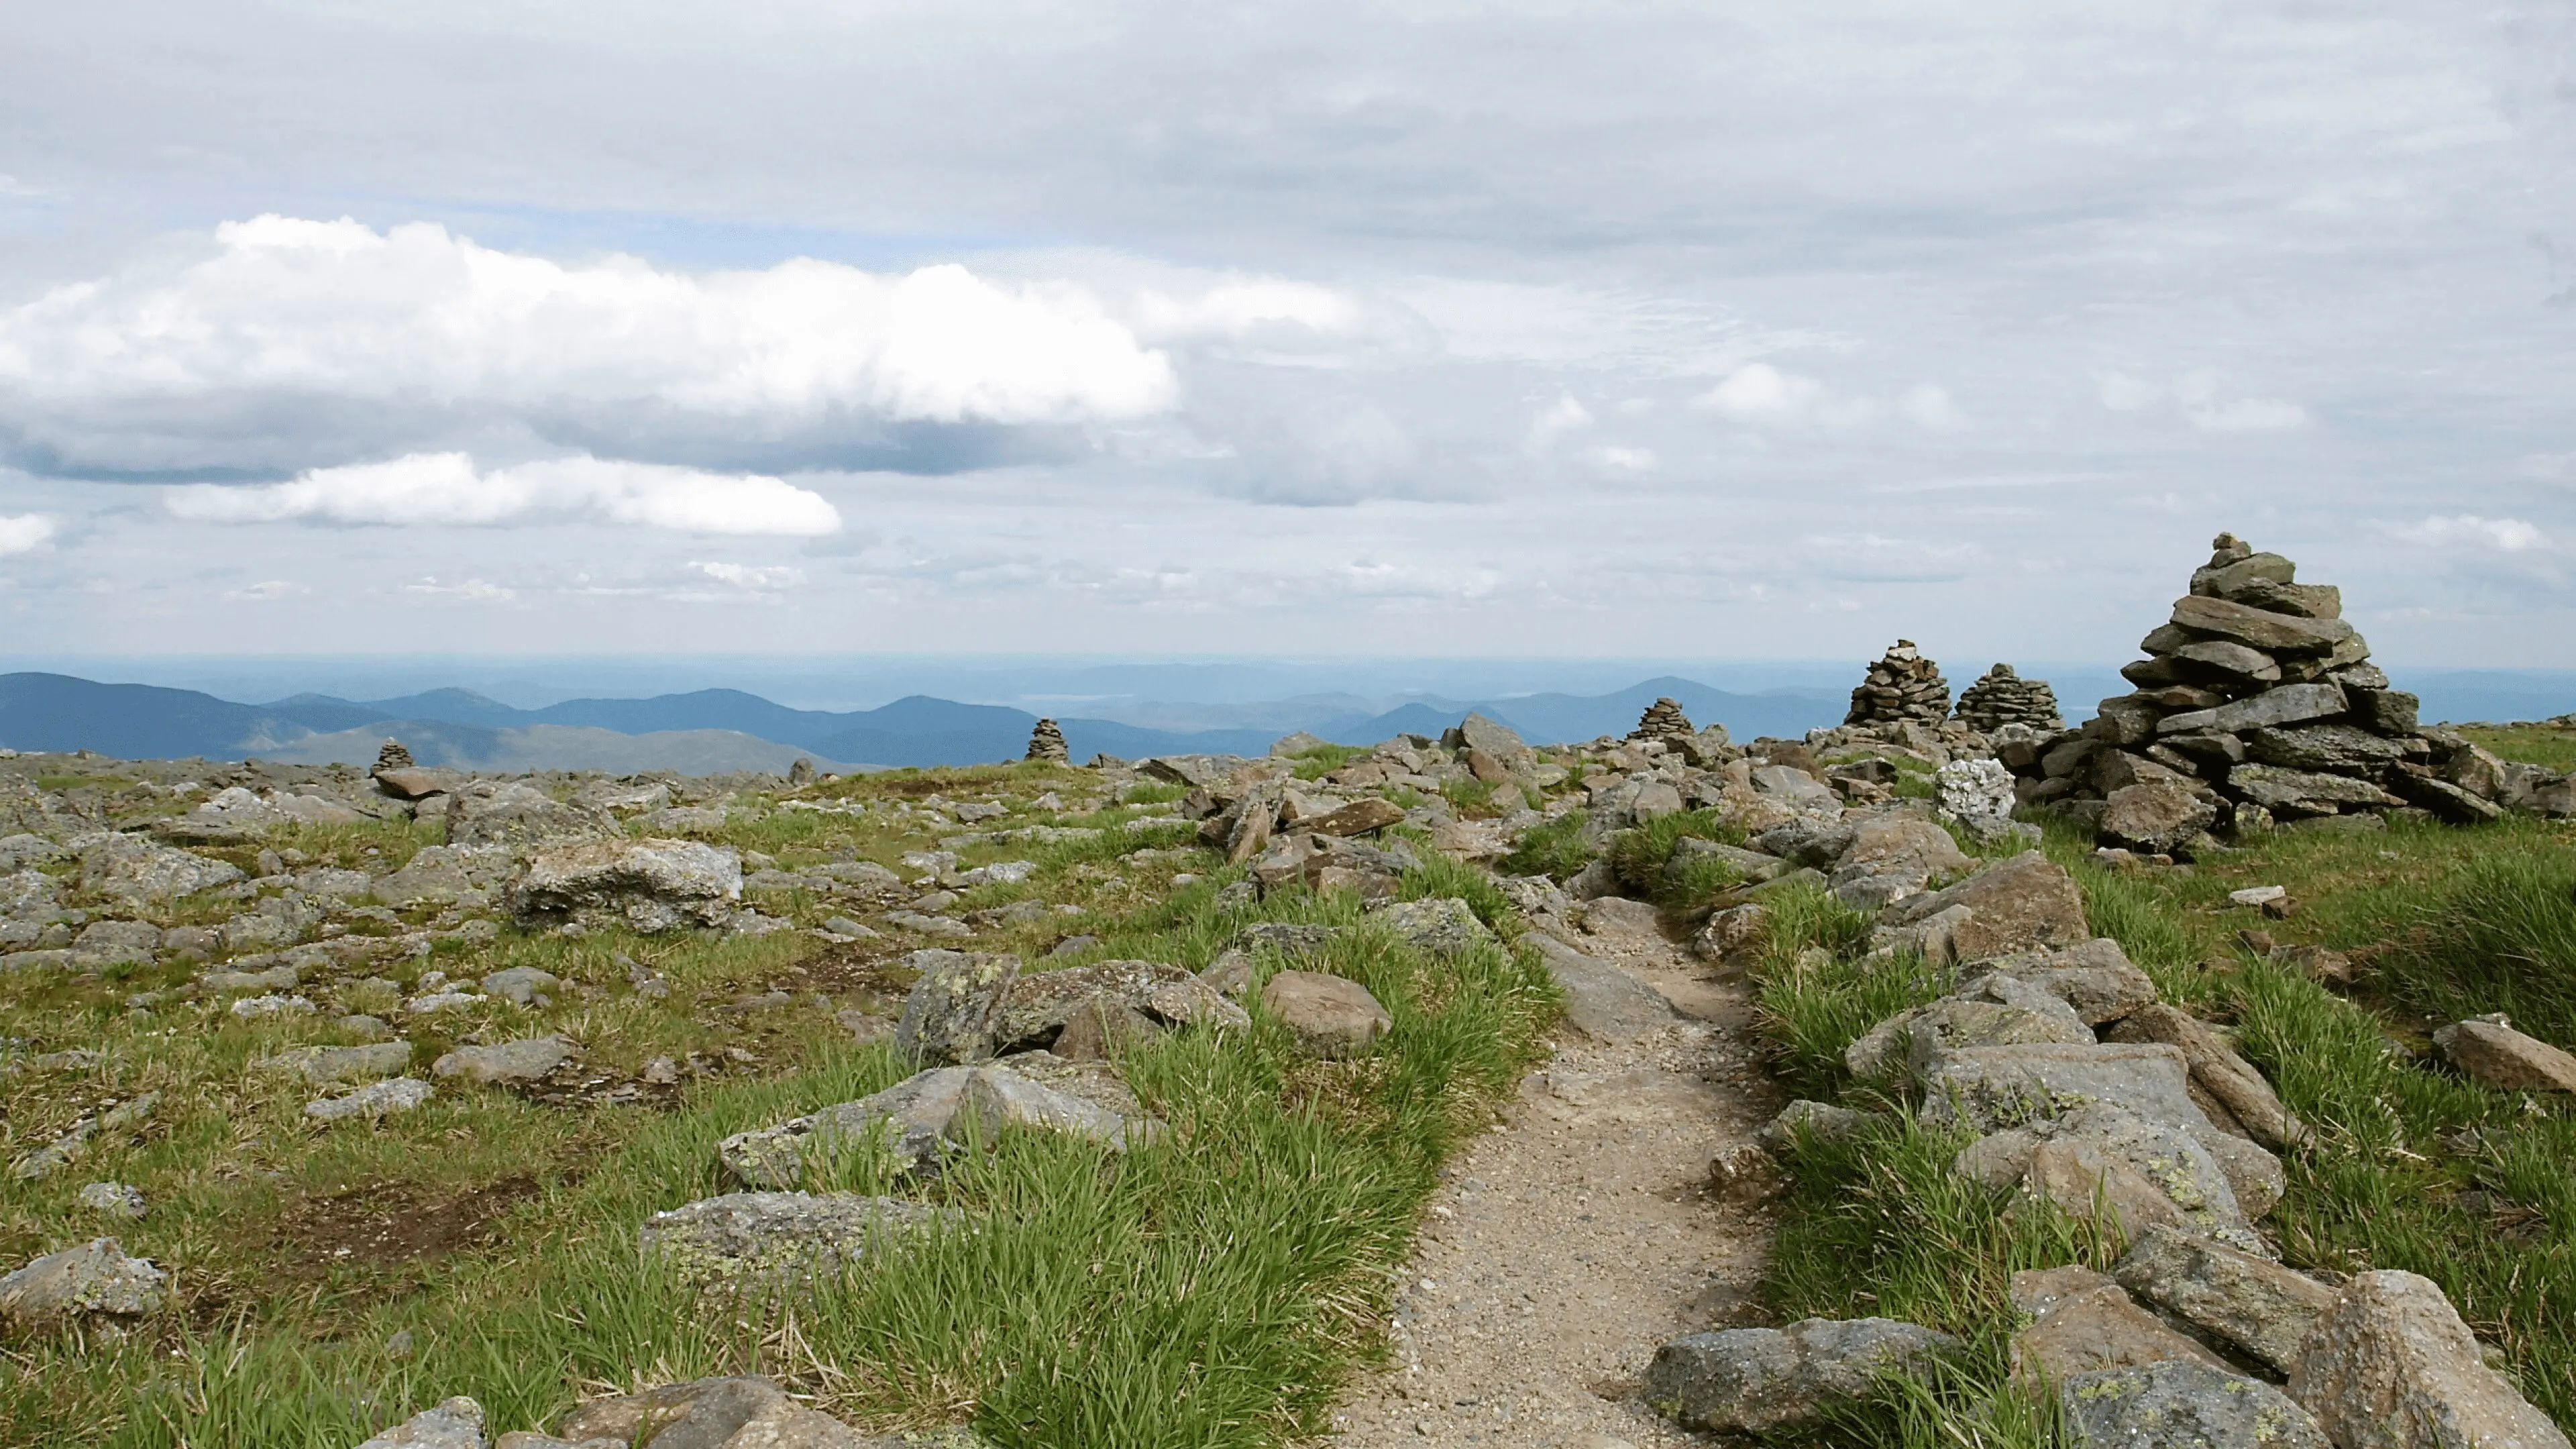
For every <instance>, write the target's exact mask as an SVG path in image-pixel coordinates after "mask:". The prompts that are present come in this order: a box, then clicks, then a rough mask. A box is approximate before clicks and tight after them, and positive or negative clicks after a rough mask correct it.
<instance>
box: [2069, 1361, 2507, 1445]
mask: <svg viewBox="0 0 2576 1449" xmlns="http://www.w3.org/2000/svg"><path fill="white" fill-rule="evenodd" d="M2057 1402H2058V1407H2059V1411H2060V1412H2061V1413H2062V1414H2063V1415H2064V1419H2065V1424H2066V1433H2067V1439H2068V1441H2069V1442H2070V1443H2071V1444H2074V1445H2078V1446H2082V1449H2334V1446H2333V1445H2332V1444H2330V1443H2329V1442H2328V1440H2327V1438H2326V1436H2325V1434H2324V1433H2323V1432H2321V1431H2320V1429H2319V1428H2318V1425H2317V1421H2316V1420H2315V1419H2314V1418H2312V1417H2310V1415H2309V1414H2308V1411H2307V1410H2305V1409H2302V1408H2300V1407H2299V1406H2298V1405H2297V1404H2295V1403H2293V1402H2291V1401H2290V1399H2289V1398H2288V1397H2287V1396H2286V1395H2284V1394H2283V1393H2282V1392H2281V1391H2280V1390H2279V1389H2276V1388H2274V1387H2272V1386H2271V1385H2270V1384H2267V1383H2263V1382H2261V1381H2259V1380H2256V1379H2249V1378H2247V1377H2245V1376H2244V1375H2242V1374H2238V1373H2231V1372H2229V1371H2228V1370H2226V1369H2223V1368H2218V1367H2214V1366H2212V1365H2210V1364H2206V1363H2199V1362H2194V1361H2192V1360H2189V1359H2178V1358H2176V1359H2165V1360H2162V1361H2160V1362H2156V1363H2151V1364H2144V1365H2140V1366H2138V1367H2135V1368H2116V1369H2109V1370H2106V1371H2104V1372H2101V1373H2090V1374H2078V1375H2076V1376H2075V1377H2073V1378H2070V1379H2066V1380H2064V1381H2062V1382H2061V1383H2060V1384H2059V1385H2058V1390H2057ZM2463 1442H2465V1441H2463Z"/></svg>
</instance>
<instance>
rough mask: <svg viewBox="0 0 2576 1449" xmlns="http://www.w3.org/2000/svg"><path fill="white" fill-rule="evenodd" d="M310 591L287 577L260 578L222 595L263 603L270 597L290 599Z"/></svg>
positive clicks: (228, 597)
mask: <svg viewBox="0 0 2576 1449" xmlns="http://www.w3.org/2000/svg"><path fill="white" fill-rule="evenodd" d="M311 592H313V591H312V590H311V589H308V588H306V587H304V586H303V585H302V584H299V583H294V582H292V581H290V580H287V579H262V580H261V581H259V582H258V583H255V584H244V585H242V586H241V587H240V588H238V589H228V590H226V591H225V593H224V597H225V598H227V599H244V600H248V601H249V602H251V603H265V602H267V601H268V600H270V599H291V598H293V597H295V596H296V595H298V594H309V593H311Z"/></svg>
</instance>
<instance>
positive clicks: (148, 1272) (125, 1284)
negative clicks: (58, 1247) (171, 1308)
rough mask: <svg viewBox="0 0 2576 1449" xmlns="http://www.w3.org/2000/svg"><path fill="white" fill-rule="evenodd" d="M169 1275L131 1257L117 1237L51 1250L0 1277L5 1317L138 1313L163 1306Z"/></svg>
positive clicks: (25, 1320)
mask: <svg viewBox="0 0 2576 1449" xmlns="http://www.w3.org/2000/svg"><path fill="white" fill-rule="evenodd" d="M168 1281H169V1275H168V1274H166V1273H164V1272H162V1271H161V1270H160V1269H158V1268H155V1267H153V1266H152V1264H151V1263H150V1262H149V1261H148V1260H146V1259H142V1258H129V1257H127V1256H126V1255H125V1252H124V1250H123V1249H122V1248H119V1247H118V1246H117V1242H116V1239H114V1238H92V1239H90V1240H89V1241H88V1242H86V1243H83V1244H81V1245H80V1246H79V1247H77V1248H65V1249H63V1250H62V1251H61V1252H58V1253H47V1254H46V1255H44V1256H43V1257H41V1258H38V1259H36V1260H35V1261H34V1262H31V1263H29V1264H28V1265H27V1266H25V1267H23V1268H20V1269H19V1270H18V1271H16V1272H14V1273H11V1274H9V1275H8V1276H7V1277H5V1278H0V1318H6V1319H9V1320H11V1321H14V1322H17V1323H22V1324H35V1323H45V1322H49V1321H52V1320H55V1319H61V1318H70V1317H75V1316H78V1315H80V1314H84V1313H108V1314H115V1315H117V1316H120V1317H129V1318H130V1317H134V1316H136V1315H139V1314H145V1313H149V1312H151V1311H152V1310H154V1309H156V1308H158V1307H160V1306H161V1302H162V1296H163V1294H162V1285H163V1284H164V1283H166V1282H168Z"/></svg>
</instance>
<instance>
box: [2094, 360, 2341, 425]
mask: <svg viewBox="0 0 2576 1449" xmlns="http://www.w3.org/2000/svg"><path fill="white" fill-rule="evenodd" d="M2094 383H2095V388H2096V395H2097V396H2098V397H2100V399H2101V400H2102V406H2104V407H2106V408H2109V409H2110V410H2111V411H2113V412H2115V413H2140V412H2146V411H2148V410H2150V409H2153V408H2160V407H2162V406H2164V405H2165V404H2166V403H2167V402H2172V403H2176V404H2179V405H2180V407H2181V409H2182V415H2183V419H2184V421H2186V422H2188V423H2190V424H2191V425H2192V426H2193V427H2195V428H2198V429H2199V430H2200V431H2202V432H2204V433H2274V432H2285V431H2288V430H2290V429H2293V428H2304V427H2306V426H2307V425H2308V422H2309V418H2308V410H2307V409H2306V408H2303V407H2301V406H2299V405H2298V404H2297V403H2294V402H2288V401H2284V400H2283V399H2280V398H2269V397H2247V396H2244V395H2242V394H2240V393H2237V392H2234V391H2233V390H2232V389H2230V388H2229V387H2228V385H2227V382H2226V380H2225V379H2223V378H2221V377H2220V376H2219V375H2218V374H2217V373H2215V372H2212V371H2209V370H2208V369H2206V368H2204V369H2201V370H2200V371H2197V372H2192V373H2188V374H2186V375H2184V377H2183V378H2182V379H2181V380H2180V381H2178V382H2176V383H2175V384H2174V385H2173V386H2171V387H2165V386H2162V385H2159V384H2157V383H2153V382H2146V381H2142V380H2140V379H2138V378H2134V377H2130V376H2128V375H2126V374H2124V373H2117V372H2106V373H2103V374H2102V375H2100V376H2099V377H2097V378H2095V379H2094Z"/></svg>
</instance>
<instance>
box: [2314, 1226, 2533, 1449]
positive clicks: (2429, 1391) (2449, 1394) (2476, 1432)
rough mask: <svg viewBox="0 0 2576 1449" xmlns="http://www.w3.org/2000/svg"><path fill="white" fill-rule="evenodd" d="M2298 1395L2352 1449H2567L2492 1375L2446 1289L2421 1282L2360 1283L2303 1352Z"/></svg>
mask: <svg viewBox="0 0 2576 1449" xmlns="http://www.w3.org/2000/svg"><path fill="white" fill-rule="evenodd" d="M2289 1387H2290V1396H2291V1397H2292V1398H2294V1399H2297V1400H2298V1401H2299V1402H2300V1403H2301V1404H2304V1405H2306V1406H2307V1409H2308V1411H2309V1412H2310V1413H2312V1414H2314V1415H2316V1417H2317V1421H2318V1422H2319V1423H2320V1424H2322V1425H2323V1426H2324V1428H2325V1431H2326V1433H2327V1434H2329V1435H2331V1436H2332V1437H2333V1439H2334V1441H2335V1443H2337V1444H2339V1445H2342V1446H2344V1449H2412V1446H2415V1445H2419V1444H2444V1445H2450V1444H2463V1445H2465V1444H2475V1445H2479V1446H2481V1449H2568V1446H2567V1436H2566V1435H2564V1434H2562V1433H2560V1432H2559V1430H2558V1426H2557V1425H2555V1424H2553V1423H2551V1422H2550V1421H2549V1416H2548V1415H2546V1414H2543V1413H2542V1412H2541V1411H2540V1410H2538V1409H2536V1408H2534V1407H2532V1406H2531V1404H2530V1403H2529V1402H2527V1401H2526V1400H2524V1398H2523V1397H2522V1395H2521V1394H2520V1393H2518V1392H2516V1391H2515V1389H2514V1387H2513V1384H2512V1383H2511V1382H2510V1381H2509V1380H2507V1379H2506V1378H2505V1376H2504V1375H2502V1374H2500V1373H2497V1372H2496V1371H2495V1370H2493V1369H2491V1368H2488V1367H2487V1366H2486V1363H2485V1360H2484V1357H2483V1355H2482V1354H2481V1353H2480V1351H2479V1348H2478V1341H2477V1339H2476V1338H2475V1337H2474V1336H2473V1335H2472V1334H2471V1333H2470V1332H2469V1327H2468V1325H2467V1324H2465V1323H2463V1322H2461V1321H2460V1315H2459V1313H2458V1312H2457V1311H2455V1310H2454V1309H2453V1308H2452V1307H2451V1302H2450V1300H2449V1299H2448V1298H2445V1297H2444V1296H2443V1295H2442V1290H2441V1288H2440V1287H2438V1286H2437V1285H2435V1284H2434V1283H2433V1282H2432V1280H2430V1279H2428V1278H2423V1277H2419V1276H2417V1275H2416V1274H2413V1273H2406V1272H2400V1271H2396V1270H2382V1271H2378V1272H2369V1273H2357V1274H2355V1275H2353V1277H2352V1278H2351V1279H2350V1280H2349V1281H2347V1282H2346V1283H2345V1284H2344V1285H2343V1287H2342V1288H2341V1289H2339V1290H2337V1292H2336V1294H2335V1299H2334V1302H2333V1303H2332V1304H2330V1305H2328V1307H2327V1308H2326V1309H2325V1311H2324V1312H2323V1313H2322V1314H2320V1315H2319V1316H2318V1318H2317V1322H2316V1327H2315V1328H2314V1329H2312V1330H2311V1331H2310V1332H2309V1334H2308V1336H2307V1338H2306V1339H2305V1340H2304V1341H2303V1342H2302V1344H2301V1345H2300V1348H2299V1354H2298V1359H2297V1361H2296V1362H2295V1363H2294V1364H2293V1365H2292V1366H2291V1369H2290V1385H2289Z"/></svg>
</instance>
